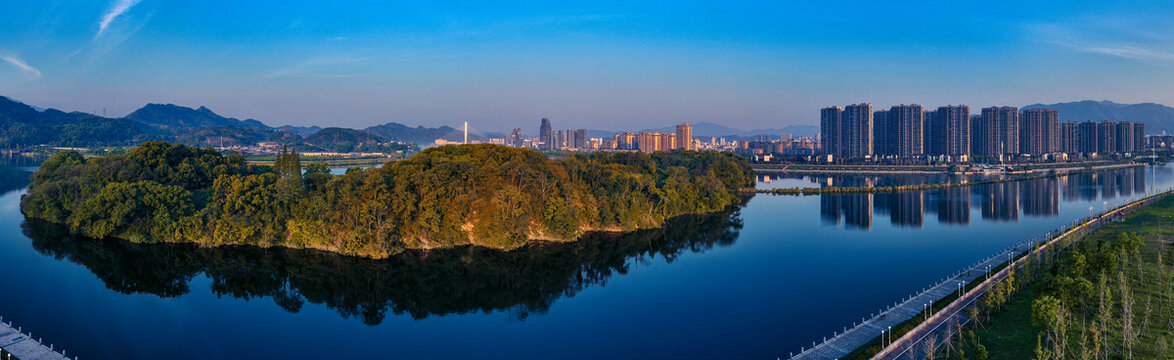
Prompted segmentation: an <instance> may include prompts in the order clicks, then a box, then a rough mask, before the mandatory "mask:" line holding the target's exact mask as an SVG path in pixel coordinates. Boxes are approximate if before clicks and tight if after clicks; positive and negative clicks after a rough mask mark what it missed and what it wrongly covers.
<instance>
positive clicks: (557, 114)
mask: <svg viewBox="0 0 1174 360" xmlns="http://www.w3.org/2000/svg"><path fill="white" fill-rule="evenodd" d="M1134 5H1136V4H1130V3H1128V2H1127V3H1113V4H1101V3H1096V2H1085V3H1079V4H1068V6H1063V7H1060V6H1054V5H1051V4H1042V3H1039V4H1036V3H1027V4H1022V3H1010V2H995V3H983V4H972V5H971V4H935V3H927V4H919V5H915V6H914V5H909V6H893V5H892V4H874V3H867V2H859V3H831V4H770V3H748V4H743V6H730V7H723V8H713V7H712V6H708V5H705V4H702V3H693V2H688V3H682V4H676V5H674V7H671V8H665V7H662V6H655V5H651V4H629V3H606V2H605V3H595V4H591V5H579V6H567V5H561V4H534V3H527V4H505V5H502V4H462V5H458V6H451V5H443V4H416V3H370V4H364V5H360V6H353V7H346V8H338V7H330V6H328V5H325V4H317V3H311V2H296V1H295V2H290V3H284V2H283V3H281V6H277V4H275V3H264V2H262V3H249V4H246V5H229V4H228V3H220V2H201V3H198V4H196V3H192V4H186V3H173V2H167V1H151V0H144V1H138V0H119V1H113V2H98V3H91V4H69V5H68V6H66V5H64V4H62V3H57V2H34V1H17V2H15V3H14V4H10V6H9V7H8V8H7V9H6V10H8V11H6V15H3V19H4V20H5V21H3V22H0V34H3V35H6V36H5V38H6V39H7V41H6V42H5V43H4V44H0V95H5V96H9V97H12V98H16V99H20V100H21V101H24V102H26V103H29V104H31V105H34V106H38V107H53V108H58V109H62V110H65V111H84V112H101V111H102V110H103V109H105V111H106V112H107V113H108V114H109V115H110V116H121V115H125V114H127V113H129V112H130V111H133V110H134V109H136V108H137V107H139V106H141V105H142V104H146V103H174V104H178V105H182V106H189V107H193V108H195V107H199V106H208V107H209V108H212V109H215V110H216V111H218V112H221V113H224V114H230V115H231V116H234V117H239V118H254V119H258V120H261V121H263V122H265V123H267V124H271V125H274V126H277V125H287V124H289V125H303V126H304V125H325V126H341V127H351V128H363V127H366V126H371V125H376V124H382V123H386V122H392V121H395V122H400V123H404V124H409V125H424V126H440V125H450V126H451V125H455V124H460V123H462V122H464V121H470V122H473V123H477V124H481V125H482V128H485V129H489V130H492V131H508V130H509V129H512V128H518V127H522V128H529V126H526V124H528V123H530V122H532V121H533V119H538V118H542V117H549V118H556V119H559V120H560V121H562V122H567V123H576V124H583V125H588V126H587V127H589V128H592V129H625V128H656V127H663V126H672V125H673V124H678V123H681V122H689V123H694V124H696V123H701V122H713V123H720V124H723V125H727V126H730V127H734V128H740V129H760V128H779V127H784V126H787V125H816V122H817V121H818V119H819V114H818V110H819V108H820V106H819V105H818V104H828V103H839V104H849V103H858V102H860V101H861V100H862V99H869V100H871V101H872V102H873V103H886V104H900V103H907V102H909V100H910V99H920V100H921V101H922V102H923V103H926V104H952V103H959V102H960V103H969V104H1012V105H1015V106H1025V105H1029V104H1033V103H1045V104H1046V103H1054V102H1063V101H1077V100H1083V99H1112V100H1115V101H1120V102H1127V103H1139V102H1156V103H1174V93H1171V92H1170V91H1168V90H1166V88H1165V87H1164V84H1165V83H1168V82H1169V81H1170V80H1174V79H1171V77H1174V75H1168V74H1171V72H1169V71H1166V70H1167V68H1168V67H1170V66H1171V65H1172V63H1174V56H1172V54H1174V49H1171V47H1170V46H1169V45H1167V42H1166V41H1164V39H1165V37H1164V36H1160V35H1155V34H1163V33H1168V31H1166V30H1168V29H1167V28H1168V25H1165V24H1167V23H1169V22H1168V21H1164V20H1165V19H1168V18H1169V17H1170V16H1169V15H1168V14H1170V13H1171V12H1172V10H1174V5H1170V4H1157V5H1153V4H1151V5H1150V6H1147V7H1145V11H1144V12H1142V11H1139V10H1136V9H1137V8H1138V7H1137V6H1134ZM748 8H751V9H754V11H745V10H747V9H748ZM849 9H852V11H848V10H849ZM1010 9H1014V11H1008V10H1010ZM945 12H949V13H951V14H957V16H952V17H935V16H930V15H933V14H940V13H945ZM875 17H888V18H892V17H897V18H899V19H900V20H902V21H893V22H891V23H892V24H893V25H891V26H885V27H876V26H871V25H870V26H867V27H861V26H860V25H853V24H863V23H868V24H872V23H873V22H871V21H866V20H869V19H873V18H875ZM947 18H948V19H949V20H947ZM992 18H995V19H998V20H997V21H989V20H990V19H992ZM829 22H831V23H833V24H841V25H847V26H834V27H827V26H824V24H827V23H829ZM947 24H955V25H956V26H953V27H951V26H945V25H947ZM928 28H933V29H935V31H925V29H928ZM864 30H867V31H864ZM865 58H867V59H869V60H868V61H863V60H861V59H865ZM1093 70H1095V71H1093ZM1025 82H1028V83H1032V84H1035V85H1033V86H1030V87H1024V86H1021V84H1023V83H1025ZM1041 84H1042V85H1041ZM631 124H638V125H636V126H631Z"/></svg>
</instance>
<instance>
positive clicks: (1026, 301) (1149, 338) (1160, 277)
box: [976, 198, 1174, 359]
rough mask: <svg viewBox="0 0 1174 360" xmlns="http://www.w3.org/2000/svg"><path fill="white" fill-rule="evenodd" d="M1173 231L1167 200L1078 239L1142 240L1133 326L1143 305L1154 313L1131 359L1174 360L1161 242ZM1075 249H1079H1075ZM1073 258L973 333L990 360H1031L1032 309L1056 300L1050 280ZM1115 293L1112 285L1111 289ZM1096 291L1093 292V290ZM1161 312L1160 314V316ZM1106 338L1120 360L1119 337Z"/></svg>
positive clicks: (1173, 318) (1173, 316) (1171, 203)
mask: <svg viewBox="0 0 1174 360" xmlns="http://www.w3.org/2000/svg"><path fill="white" fill-rule="evenodd" d="M1172 226H1174V198H1166V199H1163V200H1161V201H1158V202H1156V203H1154V204H1151V205H1150V206H1148V207H1146V208H1144V209H1141V210H1139V211H1136V212H1135V213H1133V214H1131V215H1129V216H1127V217H1126V218H1125V221H1122V222H1116V223H1112V224H1108V225H1105V226H1104V227H1102V228H1101V229H1098V230H1097V231H1095V232H1093V233H1092V234H1089V235H1088V236H1086V237H1084V238H1083V239H1081V240H1080V241H1081V242H1094V243H1095V242H1100V241H1110V240H1111V239H1113V238H1114V237H1115V236H1116V235H1117V234H1119V233H1121V232H1131V233H1132V232H1137V233H1138V234H1139V235H1141V236H1142V238H1143V239H1145V244H1144V246H1143V247H1142V251H1141V258H1142V259H1143V260H1142V267H1143V271H1144V273H1145V274H1146V276H1145V279H1144V281H1141V282H1139V281H1137V280H1136V279H1133V278H1132V274H1131V277H1130V280H1129V282H1130V287H1131V290H1132V292H1133V295H1134V296H1133V298H1134V304H1135V306H1134V309H1135V310H1134V313H1135V316H1136V319H1137V320H1136V321H1137V322H1138V323H1140V322H1141V319H1142V317H1143V316H1144V308H1145V304H1146V299H1147V298H1150V299H1153V300H1156V301H1155V306H1154V312H1153V313H1152V314H1151V316H1152V317H1151V319H1150V323H1149V327H1148V328H1145V329H1144V331H1143V334H1142V336H1141V337H1140V339H1139V341H1138V343H1137V345H1135V348H1134V351H1133V357H1134V358H1135V359H1169V358H1171V357H1172V356H1174V331H1172V330H1174V326H1171V325H1170V324H1171V323H1172V322H1174V304H1171V303H1169V302H1168V301H1165V298H1166V292H1167V291H1169V289H1171V287H1174V277H1172V276H1170V272H1171V271H1172V270H1174V266H1172V265H1171V263H1172V261H1171V260H1174V259H1171V258H1170V256H1169V255H1174V254H1172V253H1171V249H1170V241H1169V240H1170V239H1168V238H1163V236H1164V235H1163V234H1167V233H1169V232H1170V231H1171V229H1169V228H1170V227H1172ZM1078 248H1079V246H1078ZM1159 252H1161V253H1163V257H1164V259H1163V262H1164V263H1165V265H1164V270H1165V272H1166V273H1165V274H1161V273H1160V272H1159V267H1158V264H1157V257H1158V253H1159ZM1072 256H1073V254H1072V253H1071V252H1069V253H1065V254H1063V255H1061V256H1059V258H1058V259H1057V261H1054V262H1053V263H1052V265H1051V266H1052V268H1051V269H1050V271H1045V274H1044V275H1042V276H1040V277H1039V278H1037V279H1035V280H1034V281H1031V282H1029V283H1027V284H1026V285H1025V286H1024V287H1023V288H1022V289H1021V290H1020V292H1018V293H1017V294H1016V295H1015V296H1014V297H1012V298H1011V299H1010V300H1009V301H1008V303H1007V305H1006V306H1005V307H1004V308H1003V309H1002V310H1001V311H998V312H995V313H993V314H991V315H990V318H989V319H987V320H986V321H985V323H984V327H983V328H981V329H979V330H978V331H977V332H976V333H977V334H978V335H979V338H980V339H981V342H982V344H983V345H984V346H986V347H987V349H988V350H989V351H990V355H991V357H990V358H991V359H1028V358H1033V357H1035V352H1034V351H1035V348H1036V336H1037V334H1039V333H1040V331H1041V328H1040V327H1038V326H1035V325H1033V324H1032V322H1031V318H1032V308H1031V306H1032V303H1033V302H1034V301H1035V300H1036V299H1038V298H1040V297H1042V296H1044V295H1053V296H1054V295H1055V292H1054V290H1051V289H1049V288H1048V285H1049V280H1050V279H1051V278H1052V277H1053V276H1054V274H1055V273H1056V272H1058V271H1060V265H1058V264H1066V263H1067V262H1068V261H1069V259H1070V258H1071V257H1072ZM1129 270H1130V272H1134V271H1136V265H1135V264H1131V265H1129ZM1113 286H1114V287H1115V286H1116V285H1113ZM1094 291H1095V290H1094ZM1114 295H1115V297H1114V300H1115V301H1114V304H1113V306H1114V307H1116V309H1115V311H1118V312H1119V311H1120V302H1119V300H1120V299H1119V296H1120V295H1119V294H1116V293H1114ZM1159 309H1160V310H1159ZM1072 311H1073V314H1074V315H1073V319H1072V323H1071V326H1070V328H1069V330H1068V337H1069V340H1068V344H1069V349H1068V353H1067V355H1071V356H1066V357H1070V358H1079V343H1080V335H1079V334H1080V327H1081V322H1082V321H1081V319H1080V313H1079V310H1075V309H1074V310H1072ZM1111 330H1112V331H1110V332H1109V334H1107V335H1106V338H1107V339H1108V343H1109V344H1114V343H1116V347H1115V348H1110V351H1111V356H1110V358H1113V359H1116V358H1122V357H1123V354H1122V353H1121V350H1120V337H1121V331H1120V329H1119V328H1118V327H1114V328H1112V329H1111Z"/></svg>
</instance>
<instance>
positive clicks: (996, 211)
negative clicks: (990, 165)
mask: <svg viewBox="0 0 1174 360" xmlns="http://www.w3.org/2000/svg"><path fill="white" fill-rule="evenodd" d="M973 191H975V192H977V193H978V197H979V199H980V206H981V210H982V219H983V220H991V221H1017V220H1019V183H1018V182H1006V183H997V184H987V185H979V186H975V187H974V189H973Z"/></svg>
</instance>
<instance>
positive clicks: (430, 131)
mask: <svg viewBox="0 0 1174 360" xmlns="http://www.w3.org/2000/svg"><path fill="white" fill-rule="evenodd" d="M363 131H366V132H368V133H372V134H375V135H379V136H382V137H385V138H387V139H391V140H395V141H400V142H410V143H416V144H431V143H433V142H434V141H436V139H440V138H445V137H446V136H449V135H450V134H452V133H454V132H457V129H453V128H451V127H448V126H441V127H438V128H427V127H423V126H416V127H414V128H413V127H408V126H407V125H404V124H400V123H396V122H389V123H386V124H383V125H375V126H372V127H368V128H366V129H363ZM454 140H455V139H454Z"/></svg>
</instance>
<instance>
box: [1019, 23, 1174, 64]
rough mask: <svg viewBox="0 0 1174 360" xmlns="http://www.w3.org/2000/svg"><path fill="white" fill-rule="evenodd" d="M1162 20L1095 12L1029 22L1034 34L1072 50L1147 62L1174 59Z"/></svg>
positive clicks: (1030, 30)
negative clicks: (1062, 20) (1081, 16)
mask: <svg viewBox="0 0 1174 360" xmlns="http://www.w3.org/2000/svg"><path fill="white" fill-rule="evenodd" d="M1163 24H1164V22H1161V21H1157V22H1155V21H1146V20H1145V19H1136V18H1133V17H1116V16H1097V17H1089V18H1085V19H1080V20H1074V21H1068V22H1065V23H1047V24H1031V25H1029V26H1028V30H1029V33H1031V34H1032V35H1033V36H1034V37H1035V38H1037V39H1039V40H1042V41H1044V42H1047V43H1051V44H1054V45H1059V46H1063V47H1066V48H1069V49H1071V50H1074V51H1079V52H1085V53H1092V54H1101V55H1108V56H1113V57H1118V58H1122V59H1129V60H1136V61H1146V62H1163V63H1165V62H1171V63H1174V47H1172V46H1171V45H1170V44H1171V40H1174V39H1171V38H1170V37H1169V36H1163V35H1160V34H1166V33H1168V31H1167V30H1171V29H1169V28H1163V27H1164V26H1166V25H1163Z"/></svg>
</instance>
